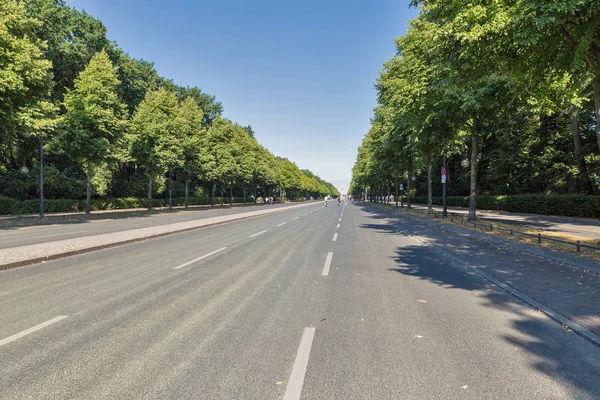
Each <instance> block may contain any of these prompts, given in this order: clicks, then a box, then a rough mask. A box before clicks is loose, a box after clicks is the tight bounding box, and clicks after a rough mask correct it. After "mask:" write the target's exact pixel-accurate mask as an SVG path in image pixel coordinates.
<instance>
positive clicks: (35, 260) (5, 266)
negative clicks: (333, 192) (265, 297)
mask: <svg viewBox="0 0 600 400" xmlns="http://www.w3.org/2000/svg"><path fill="white" fill-rule="evenodd" d="M309 205H311V204H305V205H304V206H309ZM283 211H286V210H285V208H283V209H278V210H274V211H273V212H270V213H265V214H261V215H249V216H247V217H240V218H235V219H232V220H229V221H223V222H213V223H210V224H206V225H202V226H195V227H191V228H185V229H178V230H175V231H170V232H163V233H157V234H154V235H149V236H142V237H139V238H134V239H127V240H123V241H120V242H115V243H108V244H103V245H100V246H92V247H86V248H83V249H79V250H72V251H67V252H64V253H57V254H51V255H48V256H42V257H36V258H31V259H28V260H21V261H14V262H9V263H6V264H0V272H1V271H7V270H9V269H14V268H18V267H24V266H27V265H33V264H39V263H43V262H46V261H54V260H59V259H61V258H66V257H71V256H76V255H79V254H85V253H91V252H93V251H98V250H104V249H110V248H112V247H118V246H124V245H127V244H133V243H138V242H143V241H146V240H151V239H158V238H161V237H165V236H170V235H175V234H178V233H184V232H189V231H195V230H199V229H204V228H210V227H212V226H215V225H225V224H228V223H231V222H237V221H243V220H246V219H250V218H258V217H262V216H265V215H271V214H277V213H280V212H283Z"/></svg>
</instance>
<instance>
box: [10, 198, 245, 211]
mask: <svg viewBox="0 0 600 400" xmlns="http://www.w3.org/2000/svg"><path fill="white" fill-rule="evenodd" d="M243 201H244V198H243V197H234V198H233V202H234V203H243ZM246 202H247V203H253V202H254V197H252V196H247V197H246ZM188 204H189V205H190V206H194V205H208V204H210V198H206V197H188ZM215 204H221V198H220V197H215ZM223 204H226V205H227V204H229V197H224V198H223ZM168 205H169V199H152V206H153V207H167V206H168ZM173 205H174V206H184V205H185V197H175V198H173ZM147 206H148V199H147V198H138V197H123V198H116V199H92V203H91V209H92V211H100V210H122V209H128V208H146V207H147ZM39 207H40V205H39V200H38V199H32V200H24V201H19V200H15V199H12V198H9V197H3V196H0V215H11V214H12V215H19V214H37V213H38V212H39V210H40V208H39ZM84 210H85V200H72V199H46V200H44V211H45V212H48V213H53V212H55V213H60V212H82V211H84Z"/></svg>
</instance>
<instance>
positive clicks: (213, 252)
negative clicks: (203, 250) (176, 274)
mask: <svg viewBox="0 0 600 400" xmlns="http://www.w3.org/2000/svg"><path fill="white" fill-rule="evenodd" d="M226 248H227V247H221V248H220V249H218V250H215V251H211V252H210V253H208V254H205V255H203V256H200V257H198V258H194V259H193V260H192V261H188V262H186V263H185V264H181V265H179V266H177V267H175V268H173V269H181V268H183V267H187V266H188V265H190V264H193V263H195V262H196V261H200V260H203V259H205V258H206V257H210V256H212V255H213V254H217V253H219V252H221V251H223V250H225V249H226Z"/></svg>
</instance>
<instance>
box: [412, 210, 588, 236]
mask: <svg viewBox="0 0 600 400" xmlns="http://www.w3.org/2000/svg"><path fill="white" fill-rule="evenodd" d="M413 207H414V208H420V209H427V205H423V204H417V205H413ZM433 209H434V210H435V211H439V212H442V207H441V206H433ZM448 211H450V212H453V213H455V214H461V215H465V216H466V215H468V214H469V210H467V209H464V208H459V207H448ZM477 217H478V218H483V219H487V220H490V221H498V222H501V223H505V224H512V225H522V226H527V227H529V228H534V229H539V230H541V231H550V232H557V233H564V234H567V235H573V236H578V237H582V238H591V239H600V221H599V220H594V219H584V218H568V217H555V216H551V215H541V214H517V213H509V212H504V211H481V210H477Z"/></svg>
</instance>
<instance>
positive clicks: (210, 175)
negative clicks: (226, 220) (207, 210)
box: [204, 118, 238, 207]
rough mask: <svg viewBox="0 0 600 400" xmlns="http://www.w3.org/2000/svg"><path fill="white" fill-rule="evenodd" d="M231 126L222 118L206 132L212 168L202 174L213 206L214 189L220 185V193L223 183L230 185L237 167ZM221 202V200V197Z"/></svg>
mask: <svg viewBox="0 0 600 400" xmlns="http://www.w3.org/2000/svg"><path fill="white" fill-rule="evenodd" d="M234 135H235V133H234V129H233V126H232V124H231V123H230V122H229V121H227V120H225V119H222V118H217V119H216V120H215V121H214V122H213V124H212V125H211V126H210V128H209V129H208V132H207V141H206V146H207V152H208V153H209V155H210V158H211V159H212V161H213V163H212V168H211V169H210V170H208V171H206V173H205V174H204V176H205V177H206V179H207V180H208V181H209V182H210V183H211V185H212V188H211V205H212V206H213V207H214V205H215V189H216V185H217V183H221V191H222V190H223V185H224V183H225V182H229V183H231V182H232V181H233V180H234V179H235V176H236V173H237V169H238V165H237V163H236V159H235V157H234V151H235V150H234V149H233V148H232V141H233V139H234ZM221 201H223V198H222V196H221Z"/></svg>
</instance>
